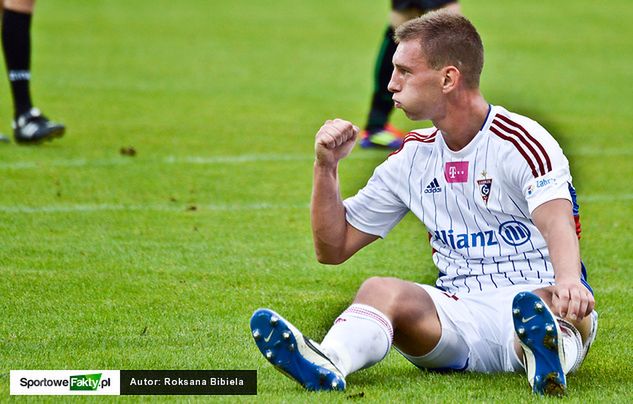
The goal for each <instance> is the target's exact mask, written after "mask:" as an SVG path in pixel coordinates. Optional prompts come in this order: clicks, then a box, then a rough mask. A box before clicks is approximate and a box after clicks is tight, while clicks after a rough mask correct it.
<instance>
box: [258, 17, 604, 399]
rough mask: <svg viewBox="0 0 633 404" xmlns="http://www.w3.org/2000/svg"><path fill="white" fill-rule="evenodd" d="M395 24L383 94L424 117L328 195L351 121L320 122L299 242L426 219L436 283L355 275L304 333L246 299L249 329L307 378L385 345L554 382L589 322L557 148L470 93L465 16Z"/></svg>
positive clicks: (339, 242) (308, 382)
mask: <svg viewBox="0 0 633 404" xmlns="http://www.w3.org/2000/svg"><path fill="white" fill-rule="evenodd" d="M396 37H397V39H398V41H399V44H398V48H397V50H396V53H395V55H394V58H393V65H394V72H393V74H392V76H391V81H390V82H389V90H390V91H391V92H392V93H393V101H394V103H395V106H396V107H397V108H400V109H402V110H403V111H404V112H405V114H406V115H407V117H409V118H410V119H413V120H427V119H428V120H431V122H432V123H433V124H434V127H432V128H430V129H421V130H418V131H414V132H412V133H410V134H409V135H408V136H407V137H406V138H405V141H404V144H403V146H402V147H401V148H400V149H399V150H398V151H397V152H395V153H393V154H392V155H391V156H390V157H388V158H387V160H386V161H385V162H384V163H383V164H381V165H380V166H378V167H377V168H376V170H375V171H374V174H373V175H372V177H371V178H370V179H369V182H368V183H367V185H366V186H365V187H364V188H363V189H361V190H360V191H359V192H358V193H357V194H356V195H355V196H353V197H350V198H348V199H346V200H345V201H342V200H341V197H340V190H339V183H338V163H339V161H340V160H341V159H343V158H345V157H346V156H347V155H348V154H349V153H350V152H351V150H352V148H353V146H354V141H355V138H356V136H357V134H358V132H359V128H358V127H356V126H354V125H353V124H352V123H350V122H347V121H344V120H341V119H335V120H332V121H327V122H325V124H324V125H323V126H322V127H321V129H320V130H319V131H318V133H317V134H316V140H315V150H316V160H315V164H314V187H313V194H312V204H311V216H312V230H313V237H314V245H315V250H316V255H317V258H318V260H319V261H320V262H322V263H327V264H338V263H341V262H344V261H345V260H347V259H348V258H350V257H351V256H352V255H354V254H355V253H356V252H357V251H358V250H360V249H361V248H363V247H364V246H366V245H368V244H369V243H371V242H373V241H375V240H377V239H378V238H382V237H385V236H386V235H387V233H389V231H390V230H391V229H392V228H393V227H394V226H395V225H396V224H397V223H398V222H399V221H400V220H401V219H402V218H403V217H404V215H405V214H406V213H407V212H408V211H412V212H413V213H414V214H415V215H416V216H417V217H418V218H419V219H420V220H421V221H422V222H423V223H424V225H425V226H426V228H427V230H428V233H429V238H430V243H431V247H432V250H433V261H434V262H435V264H436V265H437V267H438V269H439V275H438V279H437V282H436V284H435V286H429V285H420V284H416V283H414V282H409V281H405V280H401V279H396V278H387V277H372V278H370V279H368V280H366V281H365V282H364V283H363V284H362V285H361V286H360V289H359V290H358V292H357V294H356V297H355V299H354V301H353V303H352V304H351V306H350V307H349V308H348V309H346V310H345V311H344V312H343V313H342V314H341V315H340V316H339V317H338V318H337V319H336V320H335V321H334V324H333V325H332V328H331V329H330V330H329V332H328V333H327V335H326V336H325V339H324V340H323V341H322V342H321V343H320V344H318V343H316V342H314V341H312V340H310V339H308V338H306V337H304V336H303V335H302V334H301V332H300V331H299V330H298V329H297V328H296V327H295V326H293V325H292V324H291V323H290V322H289V321H288V320H286V319H284V318H283V317H281V316H280V315H279V314H277V313H275V312H274V311H272V310H269V309H259V310H257V311H256V312H255V313H254V314H253V317H252V318H251V329H252V333H253V337H254V339H255V342H256V344H257V346H258V348H259V349H260V351H261V352H262V353H263V354H264V356H265V357H266V358H267V359H268V360H269V361H270V362H271V363H272V364H273V365H274V366H276V367H277V368H279V369H280V370H282V371H283V372H285V373H286V374H288V375H290V376H291V377H293V378H294V379H295V380H296V381H297V382H299V383H300V384H301V385H303V386H304V387H306V388H307V389H313V390H328V389H338V390H340V389H344V388H345V386H346V376H347V375H349V374H350V373H352V372H355V371H357V370H360V369H363V368H366V367H369V366H371V365H373V364H375V363H377V362H378V361H380V360H381V359H383V358H384V357H385V356H386V355H387V353H388V352H389V350H390V348H391V346H392V345H394V346H395V348H396V349H397V351H398V352H400V353H401V354H402V355H403V356H404V357H405V358H406V359H408V360H409V361H410V362H411V363H413V364H414V365H416V366H418V367H420V368H427V369H453V370H465V371H474V372H515V371H525V372H526V374H527V378H528V381H529V383H530V384H531V386H532V389H533V391H534V392H536V393H540V394H552V395H560V394H563V393H564V392H565V389H566V374H567V373H568V372H570V371H573V370H575V369H576V368H577V367H578V366H579V365H580V363H581V362H582V361H583V359H584V357H585V355H586V353H587V350H588V349H589V346H590V344H591V343H592V342H593V340H594V337H595V334H596V329H597V314H596V312H595V311H594V298H593V292H592V290H591V288H590V287H589V285H588V284H587V281H586V271H585V268H584V265H583V264H582V262H581V260H580V252H579V245H578V232H579V230H580V226H579V225H578V224H577V223H578V222H577V221H576V220H575V217H576V219H577V215H578V206H577V205H576V195H575V191H574V188H573V186H572V182H571V180H572V179H571V175H570V171H569V164H568V161H567V159H566V158H565V156H564V155H563V152H562V150H561V148H560V147H559V145H558V144H557V142H556V141H555V140H554V138H553V137H552V136H551V135H550V134H549V133H548V132H547V131H546V130H545V129H544V128H543V127H541V126H540V125H539V124H538V123H537V122H535V121H533V120H531V119H529V118H526V117H524V116H521V115H519V114H516V113H512V112H510V111H508V110H506V109H504V108H503V107H501V106H497V105H491V104H489V103H488V102H487V101H486V100H485V99H484V97H483V95H482V94H481V92H480V90H479V77H480V73H481V71H482V68H483V45H482V42H481V39H480V37H479V34H478V33H477V31H476V30H475V28H474V27H473V26H472V24H471V23H470V22H469V21H468V20H467V19H466V18H465V17H463V16H460V15H458V14H455V13H450V12H442V11H435V12H431V13H428V14H425V15H424V16H422V17H420V18H417V19H414V20H411V21H409V22H407V23H405V24H403V25H402V26H401V27H399V28H398V30H397V31H396Z"/></svg>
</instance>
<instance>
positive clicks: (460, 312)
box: [405, 284, 543, 372]
mask: <svg viewBox="0 0 633 404" xmlns="http://www.w3.org/2000/svg"><path fill="white" fill-rule="evenodd" d="M418 286H420V287H422V288H423V289H424V290H426V291H427V292H428V293H429V295H430V296H431V299H433V303H434V304H435V308H436V310H437V313H438V315H439V318H440V323H441V326H442V334H443V335H444V334H446V335H447V336H449V335H451V336H455V335H457V336H459V338H440V342H439V343H438V346H437V347H436V348H435V349H434V351H435V350H440V351H447V352H450V351H454V352H455V351H459V352H464V355H468V357H467V358H464V362H465V363H467V366H466V368H465V370H468V371H473V372H515V371H522V370H523V366H522V365H521V362H520V361H519V359H518V358H517V355H516V353H515V351H514V334H515V333H514V325H513V321H512V300H513V299H514V296H516V295H517V294H518V293H519V292H525V291H533V290H535V289H539V288H542V287H543V285H514V286H510V287H504V288H499V289H495V290H490V291H486V292H471V293H463V294H458V295H451V294H448V293H446V292H444V291H442V290H440V289H437V288H435V287H433V286H429V285H420V284H418ZM463 343H465V344H466V346H467V347H468V349H467V350H465V349H463V347H462V346H459V347H457V346H456V347H455V349H452V347H451V346H441V345H442V344H463ZM405 357H406V355H405ZM422 358H424V357H420V359H422ZM408 359H409V360H412V358H408ZM452 359H453V360H454V359H455V358H452ZM412 361H413V360H412ZM422 362H423V361H422ZM414 363H415V362H414ZM416 364H417V365H418V366H420V365H422V366H424V364H423V363H416ZM436 365H437V363H436ZM439 365H440V366H439V367H442V366H441V365H442V364H441V363H440V364H439ZM447 365H448V364H447ZM435 367H438V366H435Z"/></svg>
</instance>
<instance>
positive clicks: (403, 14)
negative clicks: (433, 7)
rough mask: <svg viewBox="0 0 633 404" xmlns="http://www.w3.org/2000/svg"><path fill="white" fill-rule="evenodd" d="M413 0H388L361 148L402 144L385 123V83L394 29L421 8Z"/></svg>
mask: <svg viewBox="0 0 633 404" xmlns="http://www.w3.org/2000/svg"><path fill="white" fill-rule="evenodd" d="M416 3H417V2H416V1H403V0H392V2H391V6H392V11H391V15H390V24H389V26H388V27H387V29H386V31H385V35H384V37H383V38H382V42H381V44H380V50H379V52H378V56H377V58H376V64H375V67H374V88H373V91H372V95H371V104H370V109H369V114H368V117H367V123H366V125H365V130H364V131H363V133H362V134H361V139H360V144H361V146H362V147H373V146H384V147H389V148H398V147H400V145H401V144H402V137H403V134H402V133H399V132H398V131H397V130H396V129H395V128H393V127H391V126H387V123H388V122H389V115H390V114H391V111H392V110H393V100H392V99H391V95H392V94H391V93H390V92H389V91H388V90H387V85H388V84H389V80H390V79H391V73H392V71H393V65H392V62H391V60H392V58H393V55H394V53H395V52H396V47H397V44H396V42H395V41H394V32H395V29H396V28H397V27H398V26H400V25H401V24H402V23H404V22H406V21H408V20H411V19H413V18H416V17H419V16H420V15H422V9H421V8H419V7H417V5H416Z"/></svg>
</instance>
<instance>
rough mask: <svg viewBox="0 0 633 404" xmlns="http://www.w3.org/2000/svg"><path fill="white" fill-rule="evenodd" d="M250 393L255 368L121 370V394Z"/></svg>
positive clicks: (255, 374) (252, 387) (255, 383)
mask: <svg viewBox="0 0 633 404" xmlns="http://www.w3.org/2000/svg"><path fill="white" fill-rule="evenodd" d="M140 394H146V395H189V394H199V395H215V394H227V395H253V394H257V371H256V370H121V395H140Z"/></svg>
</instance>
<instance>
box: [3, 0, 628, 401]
mask: <svg viewBox="0 0 633 404" xmlns="http://www.w3.org/2000/svg"><path fill="white" fill-rule="evenodd" d="M462 4H463V10H464V12H465V14H466V15H468V16H469V17H470V18H471V19H472V20H473V22H474V23H475V24H476V25H477V26H478V28H479V30H480V33H481V34H482V37H483V40H484V44H485V47H486V52H487V53H486V66H485V68H484V78H483V83H482V88H483V92H484V94H485V95H486V98H487V99H488V101H490V102H492V103H493V104H499V105H504V106H505V107H506V108H508V109H510V110H514V111H516V112H519V113H523V114H527V115H530V116H531V117H533V118H535V119H537V120H539V121H541V122H542V123H543V124H544V125H545V126H546V127H547V128H548V129H550V131H551V132H552V133H553V134H554V135H555V137H556V138H557V139H558V140H559V142H560V143H561V144H562V145H563V147H564V149H565V150H566V151H567V155H568V157H569V159H570V160H571V162H572V170H573V171H572V173H573V175H574V179H575V185H576V187H577V189H578V192H579V202H580V204H581V215H582V218H583V225H584V227H583V229H584V231H583V238H582V241H581V244H582V251H583V254H582V255H583V258H584V260H585V262H586V264H587V267H588V269H589V274H590V282H591V284H592V286H593V287H594V289H595V291H596V299H597V306H598V310H599V312H600V316H601V317H600V332H599V336H598V339H597V341H596V343H595V345H594V348H593V350H592V352H591V353H590V355H589V357H588V359H587V361H586V362H585V364H584V366H583V368H582V369H581V370H580V372H578V373H577V374H576V375H572V376H570V377H569V392H568V398H567V399H565V400H569V401H576V402H599V401H611V402H630V401H632V400H633V393H632V392H631V389H632V388H633V366H632V361H633V349H632V344H631V341H632V340H631V335H633V314H632V312H631V307H632V305H631V302H632V301H633V292H632V291H631V290H632V288H631V267H633V249H632V247H631V246H633V191H631V184H632V181H633V180H632V178H633V163H631V158H632V157H633V137H631V134H632V133H633V123H632V120H631V119H632V116H633V92H632V91H631V89H633V70H632V69H631V65H632V64H633V54H632V53H631V50H632V49H633V39H632V38H633V27H632V25H631V23H630V22H631V21H633V7H632V6H631V4H630V2H629V1H627V0H613V1H610V2H595V1H589V0H580V1H570V0H565V1H556V2H546V1H539V2H526V1H519V0H511V1H505V2H497V1H492V0H485V1H474V0H464V1H463V2H462ZM387 12H388V2H387V1H386V0H380V1H374V2H369V1H365V0H349V1H344V2H341V1H334V0H322V1H309V2H308V1H307V2H298V1H291V0H277V1H274V2H259V1H246V0H234V1H231V2H220V1H204V0H186V1H182V2H174V1H168V0H154V1H149V0H135V1H130V2H124V1H121V0H119V1H116V0H90V1H80V0H49V1H42V2H40V3H38V5H37V10H36V15H35V19H34V28H33V29H34V32H33V34H34V54H33V68H32V70H33V80H32V83H33V95H34V99H35V102H36V105H38V106H40V107H41V108H42V109H43V111H44V112H45V113H47V114H48V115H49V116H50V117H52V118H54V119H59V120H61V121H63V122H64V123H65V124H67V126H68V132H67V135H66V137H65V138H63V139H61V140H59V141H56V142H54V143H50V144H44V145H42V146H40V147H19V146H16V145H15V144H11V145H4V144H0V177H1V178H2V179H1V183H2V185H1V188H0V189H1V191H0V232H1V233H0V235H1V237H0V401H5V400H8V398H9V370H10V369H257V370H258V379H259V383H258V386H259V387H258V396H257V397H256V398H255V397H252V396H251V397H241V398H240V397H197V398H191V399H192V400H194V399H195V400H198V399H200V400H218V399H225V400H227V401H235V400H240V399H241V400H243V401H254V400H258V401H265V402H269V401H286V402H305V401H309V402H322V401H328V402H329V401H340V402H348V401H349V399H352V401H358V402H397V401H401V402H413V401H422V402H426V401H431V402H440V401H441V402H470V401H486V402H493V401H503V402H519V401H520V402H526V401H536V402H541V401H542V400H541V399H539V398H537V397H534V396H532V395H531V393H530V390H529V386H528V385H527V381H526V380H525V378H524V376H522V375H519V374H506V375H481V374H456V375H438V374H432V373H427V372H421V371H419V370H417V369H415V368H414V367H413V366H411V365H409V364H408V363H407V362H406V361H405V360H404V359H403V358H402V357H400V356H399V355H398V354H397V353H395V352H392V353H391V354H390V355H389V356H388V357H387V359H386V360H385V361H383V362H382V363H380V364H379V365H377V366H375V367H373V368H371V369H369V370H365V371H362V372H359V373H356V374H353V375H351V376H349V377H348V385H349V388H348V390H347V391H346V392H344V393H334V394H327V393H318V394H315V393H307V392H304V391H303V390H301V389H300V388H299V386H298V385H296V384H294V383H292V382H291V381H290V380H289V379H287V378H285V377H283V376H281V375H280V374H279V373H278V372H276V371H275V370H274V369H273V368H272V367H271V366H269V365H268V363H267V362H266V361H265V360H264V359H263V358H262V357H261V355H260V353H259V351H258V350H257V348H256V346H255V344H254V343H253V341H252V338H251V336H250V331H249V327H248V320H249V318H250V315H251V313H252V312H253V310H255V309H256V308H258V307H261V306H267V307H270V308H273V309H275V310H278V311H280V312H281V313H282V314H283V315H284V316H285V317H286V318H288V319H289V320H291V321H293V322H295V323H296V324H297V325H298V326H300V328H301V329H302V330H303V331H304V332H305V333H306V334H307V335H309V336H312V337H313V338H315V339H317V340H319V339H321V338H322V337H323V336H324V335H325V332H326V331H327V329H328V328H329V325H330V324H331V321H332V320H333V319H334V318H335V316H336V315H338V314H339V313H340V311H341V310H343V309H344V308H345V307H346V306H347V305H348V304H349V303H350V301H351V299H352V297H353V295H354V292H355V290H356V289H357V287H358V286H359V285H360V284H361V282H362V281H363V280H364V279H366V278H367V277H369V276H373V275H392V276H397V277H401V278H405V279H409V280H415V281H417V282H426V283H431V282H433V281H434V277H435V275H436V274H437V271H436V269H435V268H434V267H433V264H432V261H431V259H430V254H429V247H428V243H427V239H426V235H425V232H424V229H423V227H422V226H421V225H420V224H419V222H417V221H416V219H415V218H413V217H411V216H408V217H407V218H405V220H404V221H403V222H402V223H401V224H400V225H399V226H398V227H397V228H396V229H395V230H394V231H393V232H392V233H391V234H390V235H389V237H387V238H386V239H385V240H383V241H379V242H377V243H374V244H372V245H371V246H370V247H368V248H366V249H365V250H363V251H362V252H360V253H359V254H358V255H357V256H355V257H354V258H352V259H351V260H350V261H349V262H347V263H345V264H344V265H341V266H338V267H332V266H323V265H320V264H318V263H317V262H316V260H315V257H314V253H313V250H312V240H311V233H310V227H309V208H308V204H309V200H310V192H311V176H312V160H313V157H312V150H313V136H314V133H315V131H316V130H317V129H318V127H319V126H320V125H321V123H322V122H323V121H324V120H326V119H328V118H331V117H336V116H338V117H343V118H346V119H350V120H353V121H354V122H356V123H358V124H361V125H362V124H363V123H364V122H363V121H364V119H365V113H366V109H367V107H368V104H369V92H370V88H371V86H372V83H371V71H372V66H373V61H374V56H375V53H376V51H377V48H378V44H379V40H380V38H381V36H382V33H383V29H384V24H385V22H386V15H387ZM2 75H3V77H4V72H3V73H2ZM0 82H1V83H0V94H2V104H1V106H0V118H1V120H0V129H3V130H4V132H5V133H8V132H9V131H10V126H9V125H10V119H9V117H10V116H11V104H10V98H9V95H8V94H9V89H8V84H7V82H6V80H0ZM394 122H395V123H396V124H397V125H399V126H401V127H403V128H414V127H420V126H424V125H425V124H424V123H422V124H420V123H412V122H408V121H407V120H406V119H405V118H404V117H403V116H402V114H401V113H399V112H398V113H397V114H396V115H395V117H394ZM121 147H134V148H135V149H136V151H137V152H138V153H137V155H136V156H135V157H129V156H123V155H121V154H120V153H119V150H120V148H121ZM385 155H386V153H385V152H383V151H366V150H356V151H355V152H354V153H353V154H352V155H351V156H350V158H349V159H347V160H346V161H344V162H343V163H342V166H341V170H340V172H341V181H342V187H343V193H344V195H345V196H348V195H351V194H353V193H355V192H356V190H358V188H359V187H361V186H362V185H364V183H365V182H366V180H367V179H368V178H369V176H370V175H371V172H372V170H373V168H374V167H375V166H376V165H377V164H379V163H380V162H381V161H382V160H383V159H384V157H385ZM158 398H159V397H153V398H152V400H154V399H158ZM18 399H19V400H16V401H41V400H42V397H37V398H35V399H31V400H28V398H24V397H18ZM49 399H50V400H51V401H56V400H55V398H54V397H51V398H49ZM114 399H117V398H110V400H114ZM137 399H138V398H137ZM146 399H147V397H146ZM163 399H164V400H173V399H178V400H184V399H186V397H164V398H163ZM87 400H91V399H87ZM92 400H95V401H97V400H98V401H102V400H104V399H103V398H101V399H92ZM106 400H107V398H106ZM117 400H127V401H136V399H135V398H133V397H132V398H127V399H125V398H123V397H120V398H118V399H117ZM82 401H83V400H82ZM546 401H547V400H546Z"/></svg>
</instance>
